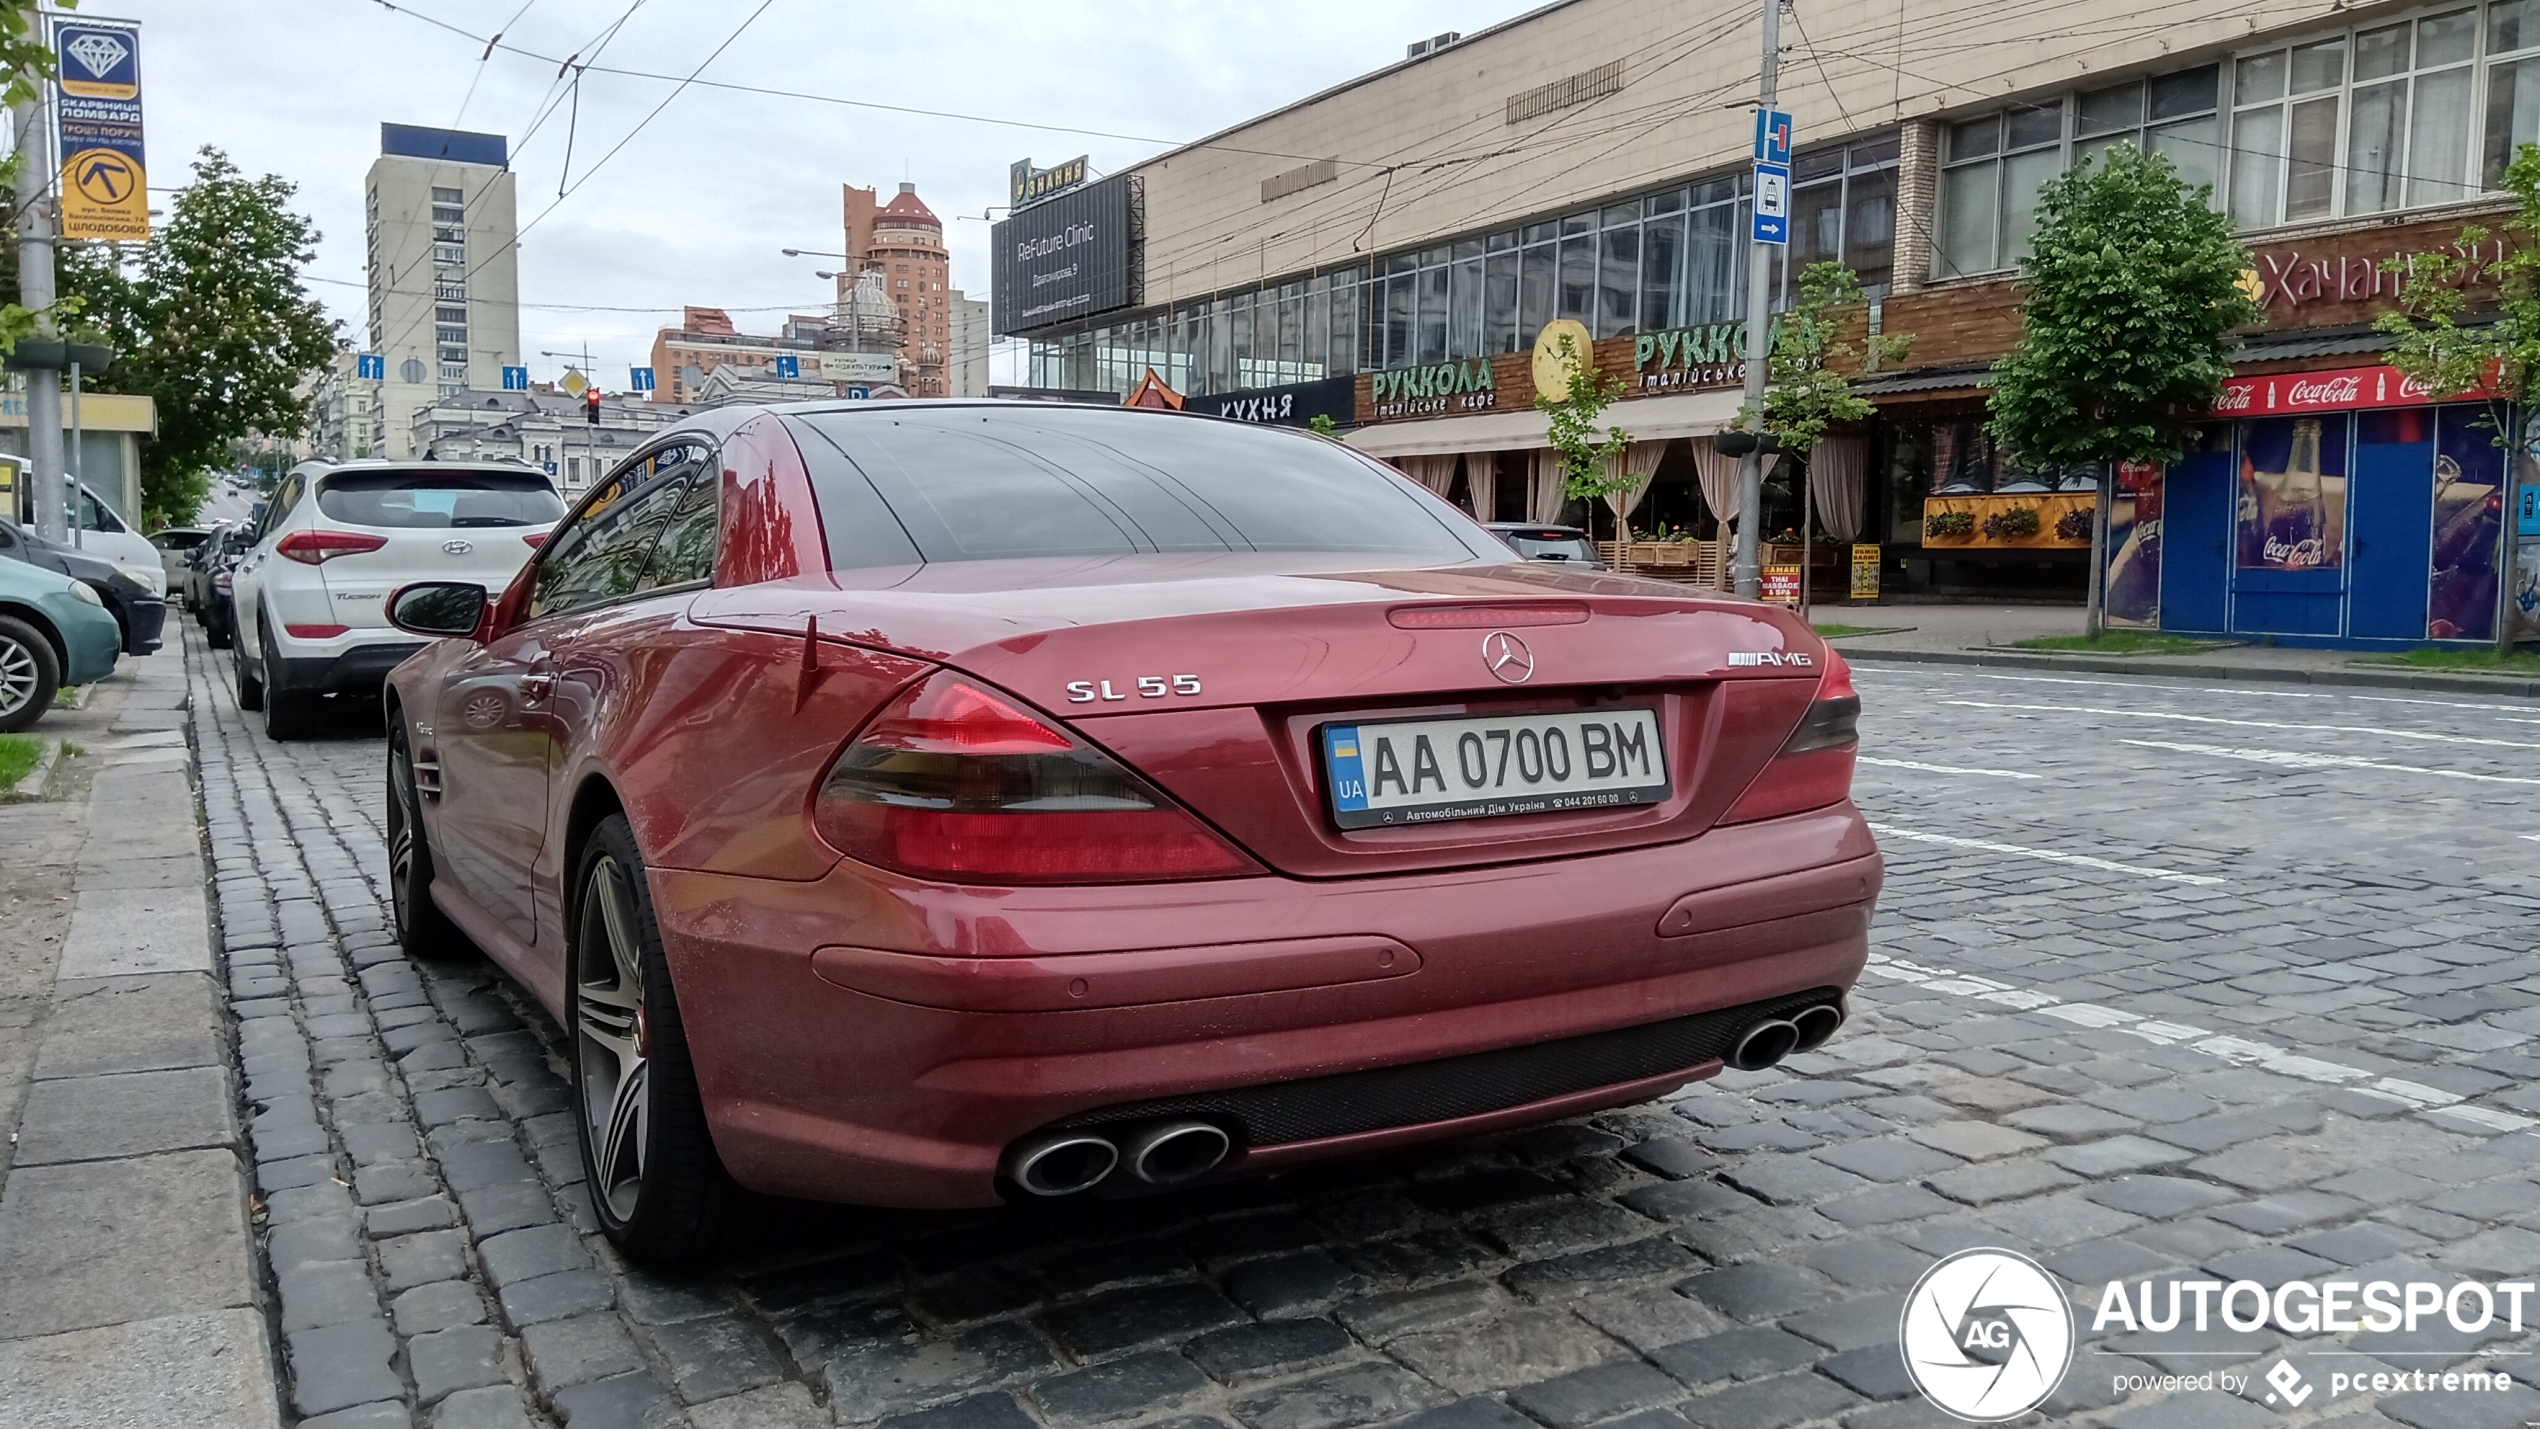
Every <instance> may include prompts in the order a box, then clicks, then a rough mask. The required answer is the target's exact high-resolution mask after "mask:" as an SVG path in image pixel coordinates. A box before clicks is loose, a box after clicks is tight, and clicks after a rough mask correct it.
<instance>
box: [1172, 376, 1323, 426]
mask: <svg viewBox="0 0 2540 1429" xmlns="http://www.w3.org/2000/svg"><path fill="white" fill-rule="evenodd" d="M1357 406H1358V384H1357V381H1356V380H1355V379H1353V378H1348V377H1327V378H1324V379H1323V380H1322V381H1320V382H1298V383H1293V384H1291V385H1289V386H1286V387H1264V388H1261V389H1259V390H1257V391H1252V392H1215V393H1210V394H1208V395H1205V396H1200V397H1191V398H1186V399H1185V400H1184V401H1183V403H1182V410H1183V411H1185V412H1206V413H1208V414H1209V415H1210V416H1212V417H1232V418H1234V419H1235V420H1236V421H1238V422H1259V423H1262V424H1263V425H1265V426H1274V427H1302V426H1304V425H1306V424H1307V423H1309V422H1311V421H1313V420H1314V419H1315V418H1316V417H1329V418H1331V419H1332V420H1333V421H1335V422H1337V423H1339V424H1341V425H1342V426H1347V425H1349V424H1350V422H1351V421H1352V420H1353V419H1354V417H1355V416H1356V414H1357Z"/></svg>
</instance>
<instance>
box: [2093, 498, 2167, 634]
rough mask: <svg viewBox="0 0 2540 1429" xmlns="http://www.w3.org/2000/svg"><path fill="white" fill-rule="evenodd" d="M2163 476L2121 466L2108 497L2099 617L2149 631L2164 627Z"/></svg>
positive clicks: (2111, 623) (2113, 623)
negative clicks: (2104, 569)
mask: <svg viewBox="0 0 2540 1429" xmlns="http://www.w3.org/2000/svg"><path fill="white" fill-rule="evenodd" d="M2161 477H2162V469H2161V468H2160V467H2159V466H2156V465H2154V464H2152V463H2149V462H2126V463H2124V464H2123V465H2121V466H2119V467H2118V468H2117V484H2116V487H2115V489H2114V490H2112V491H2111V492H2110V493H2109V496H2108V572H2107V578H2106V583H2105V585H2103V586H2102V587H2101V589H2102V592H2103V594H2102V596H2101V605H2100V613H2101V617H2102V618H2103V619H2104V620H2105V621H2106V622H2107V623H2108V624H2110V625H2116V626H2126V627H2130V628H2133V629H2138V630H2149V629H2152V628H2154V627H2156V626H2158V625H2159V624H2160V623H2161Z"/></svg>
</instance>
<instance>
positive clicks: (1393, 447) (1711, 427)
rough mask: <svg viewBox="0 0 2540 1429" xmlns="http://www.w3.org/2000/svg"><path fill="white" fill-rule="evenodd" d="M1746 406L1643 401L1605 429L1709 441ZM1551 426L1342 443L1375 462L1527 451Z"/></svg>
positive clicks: (1623, 408)
mask: <svg viewBox="0 0 2540 1429" xmlns="http://www.w3.org/2000/svg"><path fill="white" fill-rule="evenodd" d="M1745 400H1746V399H1745V394H1743V393H1741V392H1737V391H1734V390H1731V391H1721V392H1686V393H1678V394H1676V395H1673V396H1668V397H1642V398H1638V399H1636V400H1633V401H1627V402H1617V403H1615V404H1614V405H1613V406H1611V407H1608V408H1606V409H1605V416H1604V419H1603V421H1602V423H1601V425H1604V426H1614V427H1620V428H1622V429H1623V430H1624V431H1625V432H1627V433H1629V434H1630V436H1631V439H1632V440H1633V441H1636V442H1657V441H1665V440H1667V439H1669V438H1671V437H1707V436H1709V435H1711V434H1712V433H1713V432H1716V431H1719V430H1720V429H1721V428H1723V427H1726V426H1727V425H1728V424H1729V420H1730V419H1731V418H1732V417H1735V416H1736V415H1737V409H1738V407H1739V406H1740V405H1741V404H1742V403H1744V401H1745ZM1547 420H1548V419H1547V418H1546V417H1545V415H1544V414H1543V413H1541V412H1538V411H1532V410H1529V411H1523V412H1489V413H1485V414H1482V415H1480V416H1473V417H1436V418H1431V419H1429V420H1426V421H1411V422H1384V423H1379V424H1377V425H1374V426H1366V427H1360V428H1359V429H1358V430H1356V431H1354V432H1351V433H1349V434H1348V435H1347V436H1345V437H1344V438H1343V439H1342V440H1344V441H1346V442H1348V443H1349V444H1350V445H1351V446H1353V447H1356V448H1358V449H1359V450H1360V451H1363V452H1365V453H1367V454H1368V455H1369V456H1373V457H1397V456H1412V455H1436V456H1444V455H1448V454H1450V453H1454V452H1489V451H1524V450H1527V449H1529V448H1533V447H1540V446H1543V445H1545V444H1546V443H1547V442H1548V441H1549V440H1550V436H1549V435H1548V432H1547Z"/></svg>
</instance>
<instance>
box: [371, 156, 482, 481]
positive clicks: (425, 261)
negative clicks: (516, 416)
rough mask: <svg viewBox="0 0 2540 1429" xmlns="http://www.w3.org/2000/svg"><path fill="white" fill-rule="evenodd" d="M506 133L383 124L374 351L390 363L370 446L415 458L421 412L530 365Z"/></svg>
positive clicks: (374, 250) (374, 182)
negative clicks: (523, 334)
mask: <svg viewBox="0 0 2540 1429" xmlns="http://www.w3.org/2000/svg"><path fill="white" fill-rule="evenodd" d="M509 164H510V146H509V144H508V142H507V141H506V140H505V139H504V138H503V136H502V135H500V134H475V133H468V132H464V131H461V130H455V129H426V128H419V127H416V126H414V125H409V124H382V125H380V126H379V158H378V159H376V160H375V161H373V162H372V164H371V166H370V174H369V177H368V178H367V179H366V180H365V182H364V186H363V187H364V193H363V215H364V221H363V236H364V240H365V245H366V246H365V266H366V268H367V271H368V276H369V289H370V292H369V299H370V303H369V317H370V350H371V351H372V352H375V353H378V354H380V355H381V356H382V357H384V358H385V359H386V360H387V378H386V380H385V381H383V382H381V383H379V391H378V396H377V400H376V403H375V405H374V411H373V413H372V416H373V427H372V431H371V433H370V449H371V451H372V452H374V453H376V454H378V455H383V456H389V457H400V458H402V457H410V456H413V455H415V452H414V450H413V449H412V448H411V447H410V446H409V445H408V443H409V441H410V439H411V433H412V430H413V418H414V414H415V412H416V411H417V410H418V409H419V408H422V407H424V406H428V405H430V404H431V403H433V402H436V401H439V400H441V399H442V398H444V397H448V396H451V395H453V394H456V393H460V392H465V391H467V390H469V389H470V388H497V389H499V388H500V387H501V386H502V380H503V373H502V370H503V368H505V367H507V366H517V365H518V364H519V362H520V271H519V269H520V265H519V252H518V246H519V230H518V210H517V206H516V201H515V195H514V192H513V188H514V184H513V175H512V172H511V169H510V168H509Z"/></svg>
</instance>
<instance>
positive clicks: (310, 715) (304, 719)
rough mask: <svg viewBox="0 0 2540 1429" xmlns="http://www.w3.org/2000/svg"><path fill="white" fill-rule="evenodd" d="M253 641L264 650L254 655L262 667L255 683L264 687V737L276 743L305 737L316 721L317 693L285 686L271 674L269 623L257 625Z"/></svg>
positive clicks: (270, 633) (271, 630) (273, 671)
mask: <svg viewBox="0 0 2540 1429" xmlns="http://www.w3.org/2000/svg"><path fill="white" fill-rule="evenodd" d="M256 643H257V644H258V645H261V646H263V647H264V653H263V654H262V655H260V656H259V657H258V659H257V663H258V664H260V665H261V666H262V667H263V674H264V678H263V679H261V680H259V681H257V683H258V684H259V685H261V686H263V688H264V696H265V738H267V739H270V740H272V741H274V742H275V743H277V744H279V743H281V742H282V741H284V740H288V739H306V738H308V737H309V729H310V727H311V726H312V725H315V724H316V723H317V696H315V695H312V694H309V693H307V692H306V691H303V690H286V689H284V688H283V687H282V682H281V681H280V680H277V679H275V678H274V675H275V673H276V672H275V670H274V659H273V627H272V626H270V625H263V624H259V625H258V626H257V627H256Z"/></svg>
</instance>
